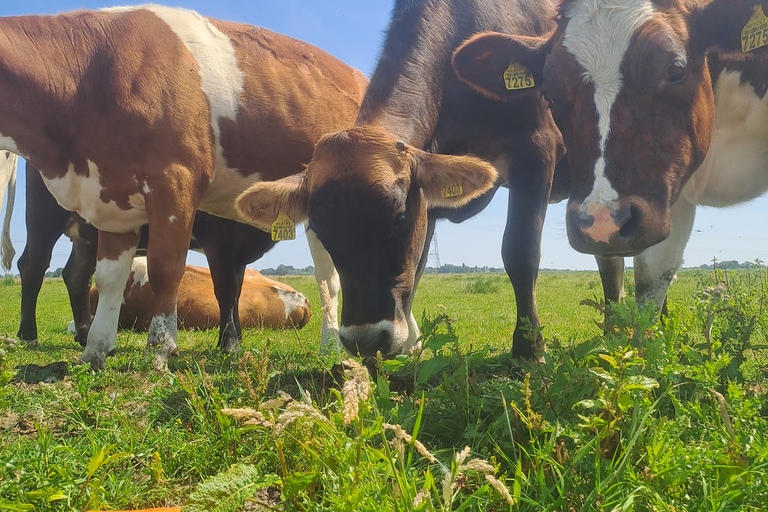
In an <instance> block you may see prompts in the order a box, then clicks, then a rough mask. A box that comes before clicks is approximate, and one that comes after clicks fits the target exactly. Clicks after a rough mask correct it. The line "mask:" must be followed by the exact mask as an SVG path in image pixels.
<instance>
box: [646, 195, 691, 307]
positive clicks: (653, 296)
mask: <svg viewBox="0 0 768 512" xmlns="http://www.w3.org/2000/svg"><path fill="white" fill-rule="evenodd" d="M695 216H696V205H695V204H692V203H690V202H689V201H687V200H686V199H685V198H684V197H680V198H679V199H678V200H677V201H676V202H675V204H673V205H672V207H671V208H670V210H669V236H668V237H667V238H666V239H665V240H663V241H661V242H659V243H658V244H656V245H653V246H651V247H649V248H648V249H646V250H644V251H643V252H641V253H640V254H638V255H637V256H635V258H634V264H633V265H634V268H635V293H636V298H637V301H638V302H639V303H643V302H648V301H651V302H654V303H655V304H656V307H657V308H659V309H661V307H662V306H663V305H664V299H665V298H666V297H667V289H668V288H669V284H670V283H671V282H672V280H673V278H674V276H675V275H676V274H677V270H678V269H679V268H680V265H682V264H683V251H684V250H685V246H686V244H687V243H688V238H689V237H690V236H691V230H692V229H693V220H694V218H695Z"/></svg>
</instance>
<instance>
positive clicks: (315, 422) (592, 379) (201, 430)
mask: <svg viewBox="0 0 768 512" xmlns="http://www.w3.org/2000/svg"><path fill="white" fill-rule="evenodd" d="M724 277H725V276H723V275H720V276H719V280H717V281H716V280H715V276H713V275H712V273H711V272H706V271H692V270H689V271H684V272H681V274H680V279H679V281H678V282H677V283H675V284H673V285H672V287H671V288H670V296H669V310H670V315H669V317H668V319H666V320H665V321H662V322H660V321H658V320H655V319H654V315H653V312H652V311H651V310H649V309H643V310H641V311H638V310H637V308H635V307H634V302H633V300H632V299H631V297H630V299H629V300H628V302H627V304H626V305H620V306H616V307H615V308H614V311H613V316H612V324H613V328H612V330H611V332H610V333H609V334H607V335H603V333H602V329H601V328H600V327H599V326H598V325H597V324H598V322H601V321H602V315H601V313H600V312H598V311H597V310H596V309H595V308H594V307H591V306H588V305H580V304H579V303H580V302H581V301H582V300H583V299H597V298H599V297H600V296H601V293H602V292H601V287H600V284H599V278H598V275H597V273H596V272H542V273H541V274H540V277H539V281H538V286H537V299H538V304H539V314H540V317H541V321H542V324H543V325H544V329H543V334H544V338H545V340H546V341H547V346H548V350H549V353H548V359H549V364H548V365H546V366H532V365H531V366H524V367H522V368H521V367H520V366H519V365H518V364H516V363H515V362H514V361H513V360H512V359H511V357H510V355H509V347H510V344H511V333H512V329H513V328H514V318H515V315H514V298H513V293H512V287H511V286H510V285H509V283H508V281H507V278H506V276H504V275H496V274H494V275H490V274H488V275H479V276H478V275H474V276H473V275H462V276H459V275H451V276H438V275H425V276H424V277H423V279H422V282H421V284H420V286H419V290H418V293H417V295H416V300H415V304H414V312H415V313H416V314H417V316H419V315H421V314H422V312H424V315H425V316H424V319H423V326H422V331H423V338H424V339H423V343H424V346H425V348H424V351H423V352H421V353H417V354H413V355H411V356H410V357H406V356H402V357H399V358H398V359H396V360H392V361H378V362H377V363H376V364H377V366H378V378H377V379H376V381H375V382H373V381H371V382H370V385H369V381H368V377H367V372H365V371H364V370H363V369H361V368H359V367H356V366H354V365H352V364H350V363H348V364H346V366H341V365H340V364H339V363H340V362H341V360H342V359H346V357H341V356H338V355H337V354H335V353H330V354H323V355H319V350H320V325H321V315H322V313H321V310H320V301H319V296H318V291H317V288H316V285H315V281H314V278H312V277H286V278H280V280H281V281H283V282H286V283H287V284H289V285H291V286H292V287H294V288H295V289H297V290H299V291H301V292H302V293H304V294H305V295H306V296H307V297H308V298H309V300H310V303H311V305H312V308H313V318H312V320H311V322H310V323H309V324H308V325H307V326H306V327H305V328H304V329H302V330H299V331H270V330H266V331H259V330H245V331H244V333H243V337H244V341H243V345H242V348H241V350H240V351H239V352H237V353H236V354H234V355H232V356H224V355H222V354H220V353H219V352H218V351H216V350H215V345H216V340H217V332H216V331H203V332H183V331H180V333H179V341H178V344H179V350H180V356H179V357H177V358H175V359H173V360H172V361H171V362H170V363H169V371H168V372H167V373H157V372H155V371H153V370H152V368H151V364H150V361H149V360H148V359H147V358H145V357H143V356H142V351H143V349H144V345H145V343H146V334H138V333H130V332H121V333H120V334H119V335H118V340H117V350H116V353H115V355H114V357H111V358H110V359H108V361H107V367H106V369H105V370H104V371H101V372H98V373H93V372H91V370H90V369H89V368H88V367H87V365H86V366H79V367H75V366H71V365H70V363H73V362H75V361H76V359H77V357H78V356H79V355H80V353H81V348H80V347H79V346H78V345H76V344H75V343H74V342H73V341H72V337H71V335H70V334H68V333H67V332H66V327H67V324H68V322H69V320H70V319H71V312H70V309H69V303H68V301H67V298H66V294H65V289H64V285H63V283H62V282H61V281H60V280H46V282H45V284H44V285H43V289H42V292H41V294H40V301H39V308H38V318H39V325H40V331H41V333H40V342H41V343H40V345H39V346H36V347H13V348H11V347H9V346H8V344H6V345H5V347H4V349H3V350H4V351H3V352H2V353H0V364H2V365H3V368H2V370H6V371H7V372H6V373H5V374H3V376H0V510H39V511H49V510H50V511H65V510H78V511H79V510H125V509H136V508H149V507H150V506H165V505H168V506H171V505H176V506H182V505H184V506H185V510H189V511H198V510H206V511H235V510H249V511H255V510H258V511H266V510H313V511H320V510H328V511H347V510H349V511H361V510H409V511H410V510H430V511H432V510H441V511H447V510H462V511H463V510H524V511H549V510H552V511H556V510H557V511H579V510H584V511H587V510H606V511H613V510H638V511H662V510H663V511H709V510H712V511H714V510H754V511H757V510H765V507H766V504H768V397H767V396H766V392H768V350H766V347H768V340H766V333H768V330H767V328H768V324H767V322H768V311H767V309H768V308H766V307H764V304H763V303H764V299H765V298H766V274H765V272H764V271H750V272H746V271H738V272H736V273H729V274H728V279H727V283H722V286H724V289H723V290H722V291H720V290H719V289H717V290H709V291H708V290H706V287H707V286H711V287H715V286H716V285H718V284H721V282H723V281H724V279H723V278H724ZM625 282H626V283H630V282H631V274H630V273H627V274H626V275H625ZM629 292H630V296H631V287H629ZM20 295H21V288H20V286H19V284H18V282H12V281H10V280H6V281H5V282H0V336H10V335H13V334H14V333H15V332H16V329H17V327H18V313H19V306H20ZM707 334H708V337H709V343H707ZM640 338H642V339H643V345H642V346H643V348H642V350H637V349H636V348H635V344H634V341H635V340H639V339H640ZM35 365H36V366H35ZM43 365H51V366H48V367H47V369H46V370H41V369H40V368H39V366H43ZM345 374H346V375H345ZM12 376H13V380H12V381H10V382H8V380H9V379H10V378H11V377H12ZM345 380H346V384H345ZM6 383H7V384H6ZM285 393H288V394H290V396H291V397H292V400H291V401H286V398H287V397H286V396H285ZM280 397H282V398H280ZM276 398H278V401H275V400H274V399H276ZM222 411H223V412H222ZM417 441H418V442H417ZM465 447H469V450H470V451H469V452H467V451H465Z"/></svg>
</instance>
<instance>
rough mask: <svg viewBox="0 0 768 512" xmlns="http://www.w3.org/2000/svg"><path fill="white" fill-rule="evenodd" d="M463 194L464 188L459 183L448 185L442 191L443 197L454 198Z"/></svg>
mask: <svg viewBox="0 0 768 512" xmlns="http://www.w3.org/2000/svg"><path fill="white" fill-rule="evenodd" d="M463 193H464V186H463V185H462V184H461V183H454V184H452V185H448V186H447V187H445V188H444V189H443V197H445V198H448V197H456V196H460V195H461V194H463Z"/></svg>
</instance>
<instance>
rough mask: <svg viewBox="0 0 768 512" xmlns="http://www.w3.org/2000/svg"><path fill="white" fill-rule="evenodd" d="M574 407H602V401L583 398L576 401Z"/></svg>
mask: <svg viewBox="0 0 768 512" xmlns="http://www.w3.org/2000/svg"><path fill="white" fill-rule="evenodd" d="M574 407H584V408H585V409H597V408H598V407H600V403H599V402H598V401H597V400H591V399H588V400H581V401H579V402H576V404H575V405H574Z"/></svg>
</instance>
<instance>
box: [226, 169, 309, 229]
mask: <svg viewBox="0 0 768 512" xmlns="http://www.w3.org/2000/svg"><path fill="white" fill-rule="evenodd" d="M308 202H309V192H308V191H307V187H306V174H305V173H300V174H295V175H293V176H288V177H287V178H283V179H281V180H277V181H262V182H259V183H254V184H253V185H251V187H250V188H249V189H248V190H246V191H245V192H243V193H242V194H240V197H238V198H237V202H236V203H235V206H236V207H237V210H238V211H239V212H240V214H241V215H242V216H243V217H244V218H245V219H246V220H247V221H248V222H250V223H252V224H253V225H254V226H256V227H258V228H260V229H263V230H265V231H269V230H270V229H271V227H272V223H274V222H275V220H276V219H277V217H278V215H280V214H283V215H287V216H288V217H289V218H290V219H291V220H292V221H293V222H294V223H295V224H299V223H302V222H305V221H306V220H307V203H308Z"/></svg>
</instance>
